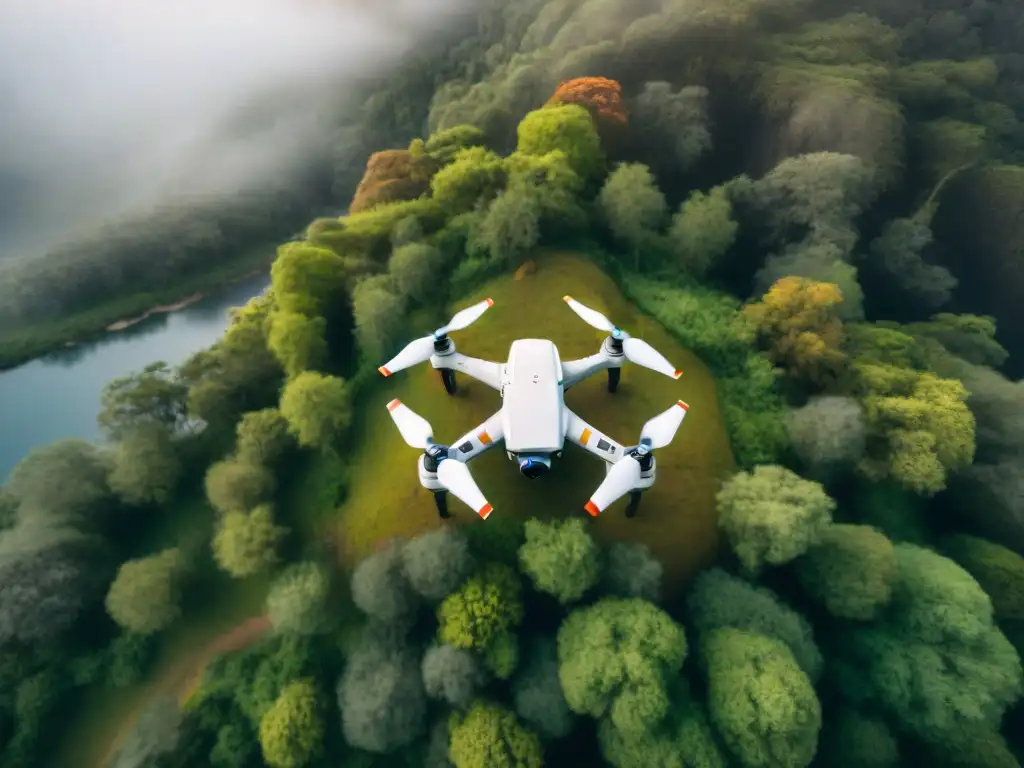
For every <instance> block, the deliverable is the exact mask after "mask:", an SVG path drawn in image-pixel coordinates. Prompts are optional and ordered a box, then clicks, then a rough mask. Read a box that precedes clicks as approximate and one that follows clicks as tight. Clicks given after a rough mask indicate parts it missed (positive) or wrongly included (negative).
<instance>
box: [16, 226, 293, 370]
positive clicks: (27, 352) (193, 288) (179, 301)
mask: <svg viewBox="0 0 1024 768" xmlns="http://www.w3.org/2000/svg"><path fill="white" fill-rule="evenodd" d="M275 254H276V251H275V247H274V246H272V245H263V246H260V247H259V248H254V249H252V250H249V251H247V252H245V253H244V254H242V255H240V256H238V257H237V258H235V259H231V260H230V261H227V262H224V263H222V264H219V265H217V266H216V267H215V268H213V269H211V270H210V271H208V272H203V273H201V274H196V275H190V276H189V277H187V278H184V279H182V280H180V281H178V282H176V283H174V284H172V285H168V286H167V287H166V288H164V289H163V290H160V291H153V292H146V293H136V294H132V295H131V296H124V297H121V298H118V299H115V300H113V301H109V302H106V303H104V304H101V305H99V306H97V307H94V308H92V309H89V310H86V311H84V312H78V313H76V314H74V315H69V316H67V317H63V318H60V319H59V320H54V321H52V322H48V323H45V324H41V325H36V326H31V327H26V328H17V329H12V330H9V331H0V371H4V370H8V369H10V368H15V367H17V366H19V365H21V364H23V363H27V362H28V361H30V360H33V359H35V358H37V357H41V356H42V355H45V354H46V353H48V352H52V351H54V350H57V349H60V348H62V347H71V346H75V345H76V344H79V343H81V342H84V341H88V340H89V339H91V338H94V337H96V336H98V335H101V334H104V333H108V332H112V331H118V330H123V329H124V328H128V327H130V326H132V325H135V324H136V323H139V322H141V321H142V320H144V319H146V318H147V317H151V316H152V315H155V314H160V313H161V312H173V311H176V310H177V309H182V308H184V307H186V306H188V305H189V304H192V303H194V302H196V301H198V300H200V299H201V298H203V297H204V296H208V295H210V294H211V293H213V292H215V291H217V290H219V289H221V288H224V287H226V286H228V285H232V284H233V283H236V282H240V281H242V280H245V279H247V278H250V277H253V276H255V275H256V274H259V273H261V272H264V271H266V270H267V269H269V268H270V265H271V264H272V263H273V261H274V257H275Z"/></svg>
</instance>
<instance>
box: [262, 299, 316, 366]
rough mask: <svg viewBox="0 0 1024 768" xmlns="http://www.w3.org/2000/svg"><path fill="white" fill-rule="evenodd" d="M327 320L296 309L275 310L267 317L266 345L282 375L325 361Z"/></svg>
mask: <svg viewBox="0 0 1024 768" xmlns="http://www.w3.org/2000/svg"><path fill="white" fill-rule="evenodd" d="M326 333H327V321H326V320H324V318H322V317H306V316H305V315H301V314H299V313H297V312H283V311H280V310H279V311H277V312H274V313H273V314H272V315H271V316H270V330H269V333H268V334H267V346H268V347H269V349H270V351H271V352H273V353H274V357H276V358H277V360H278V362H280V363H281V367H282V368H284V372H285V374H287V375H288V376H289V377H293V376H297V375H298V374H300V373H302V372H303V371H309V370H317V369H319V368H322V367H323V365H324V363H326V362H327V339H326V335H325V334H326Z"/></svg>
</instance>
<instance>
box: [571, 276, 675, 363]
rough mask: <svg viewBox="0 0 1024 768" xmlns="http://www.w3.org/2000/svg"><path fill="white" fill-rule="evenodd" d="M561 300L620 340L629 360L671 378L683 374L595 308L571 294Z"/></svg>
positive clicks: (591, 323)
mask: <svg viewBox="0 0 1024 768" xmlns="http://www.w3.org/2000/svg"><path fill="white" fill-rule="evenodd" d="M562 300H563V301H564V302H565V303H566V304H568V305H569V308H570V309H571V310H572V311H573V312H575V313H576V314H577V315H579V316H580V318H581V319H582V320H583V322H585V323H587V324H588V325H591V326H593V327H594V328H597V330H599V331H605V332H607V333H609V334H611V337H612V338H613V339H615V340H616V341H619V342H621V343H622V352H623V354H625V356H626V359H627V360H629V362H631V363H635V364H637V365H642V366H644V367H645V368H650V369H651V370H652V371H656V372H657V373H663V374H665V375H666V376H671V377H672V378H673V379H678V378H679V377H680V376H682V375H683V372H682V371H680V370H677V369H676V367H675V366H674V365H672V363H670V362H669V361H668V360H666V359H665V357H664V356H663V355H662V354H661V353H660V352H659V351H658V350H656V349H655V348H654V347H652V346H651V345H650V344H648V343H647V342H646V341H644V340H643V339H636V338H633V337H632V336H630V335H629V334H628V333H626V332H625V331H624V330H622V329H621V328H619V327H618V326H617V325H615V324H614V323H612V321H611V320H609V319H608V318H607V317H605V316H604V315H602V314H601V313H600V312H598V311H597V310H596V309H591V308H590V307H588V306H586V305H584V304H580V303H579V302H578V301H576V299H574V298H573V297H572V296H563V297H562Z"/></svg>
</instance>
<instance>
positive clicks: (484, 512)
mask: <svg viewBox="0 0 1024 768" xmlns="http://www.w3.org/2000/svg"><path fill="white" fill-rule="evenodd" d="M493 511H494V507H492V506H491V505H490V504H484V505H483V506H482V507H480V509H479V511H477V514H478V515H480V519H481V520H486V519H487V516H488V515H489V514H491V512H493Z"/></svg>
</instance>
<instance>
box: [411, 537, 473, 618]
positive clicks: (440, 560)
mask: <svg viewBox="0 0 1024 768" xmlns="http://www.w3.org/2000/svg"><path fill="white" fill-rule="evenodd" d="M472 565H473V559H472V556H471V555H470V554H469V542H467V541H466V537H465V535H464V534H463V533H462V532H461V531H460V530H459V529H458V528H453V527H451V526H445V527H444V528H438V529H437V530H435V531H430V532H429V533H423V534H420V535H419V536H417V537H416V538H415V539H412V540H411V541H409V542H408V543H406V545H405V546H404V547H402V573H404V574H405V578H406V579H407V580H408V582H409V585H410V586H411V587H412V588H413V590H414V591H415V592H416V593H417V594H418V595H420V597H423V598H425V599H427V600H430V601H433V602H439V601H441V600H444V598H446V597H448V595H450V594H451V593H452V592H454V591H455V590H456V589H457V588H458V586H459V585H460V584H462V582H463V581H465V579H466V576H467V575H468V574H469V572H470V569H471V568H472Z"/></svg>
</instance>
